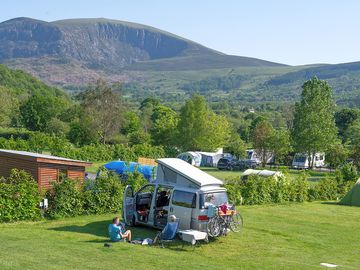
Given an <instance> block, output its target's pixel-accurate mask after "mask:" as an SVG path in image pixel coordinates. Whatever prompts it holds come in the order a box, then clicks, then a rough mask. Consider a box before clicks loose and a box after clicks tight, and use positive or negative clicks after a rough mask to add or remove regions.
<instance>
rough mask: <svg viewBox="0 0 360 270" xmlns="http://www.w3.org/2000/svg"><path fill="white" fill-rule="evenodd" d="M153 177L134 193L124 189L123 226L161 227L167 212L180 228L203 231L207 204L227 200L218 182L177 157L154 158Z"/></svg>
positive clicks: (205, 226)
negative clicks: (154, 175) (154, 169)
mask: <svg viewBox="0 0 360 270" xmlns="http://www.w3.org/2000/svg"><path fill="white" fill-rule="evenodd" d="M157 163H158V168H157V179H156V181H155V182H154V183H149V184H147V185H145V186H143V187H142V188H140V189H139V190H138V191H137V192H136V193H134V191H133V189H132V187H131V186H127V187H126V189H125V192H124V201H123V218H124V220H125V223H126V224H127V225H136V224H141V225H147V226H150V227H155V228H163V227H164V226H165V225H166V223H167V221H168V219H169V217H170V215H175V216H176V217H177V218H179V220H180V224H179V228H180V229H181V230H188V229H194V230H199V231H204V232H206V230H207V222H208V216H207V205H208V204H209V203H212V204H215V205H220V204H223V203H228V197H227V193H226V189H225V188H223V187H222V185H223V183H222V181H220V180H218V179H217V178H215V177H213V176H211V175H208V174H207V173H205V172H203V171H201V170H199V169H197V168H195V167H194V166H192V165H190V164H189V163H187V162H185V161H183V160H180V159H178V158H164V159H158V160H157Z"/></svg>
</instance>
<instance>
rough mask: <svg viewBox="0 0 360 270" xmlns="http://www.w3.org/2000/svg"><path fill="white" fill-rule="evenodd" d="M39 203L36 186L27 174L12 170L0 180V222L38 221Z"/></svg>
mask: <svg viewBox="0 0 360 270" xmlns="http://www.w3.org/2000/svg"><path fill="white" fill-rule="evenodd" d="M39 202H40V194H39V189H38V185H37V183H36V182H35V180H34V179H33V178H32V176H31V175H29V174H28V173H26V172H24V171H19V170H17V169H13V170H12V171H11V174H10V176H9V177H8V178H1V179H0V222H12V221H19V220H37V219H39V218H40V217H41V215H40V209H39Z"/></svg>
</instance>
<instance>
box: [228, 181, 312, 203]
mask: <svg viewBox="0 0 360 270" xmlns="http://www.w3.org/2000/svg"><path fill="white" fill-rule="evenodd" d="M225 187H226V188H227V190H228V196H229V200H230V202H232V203H234V204H239V203H241V202H243V203H244V204H248V205H254V204H267V203H284V202H289V201H293V202H304V201H306V200H307V199H308V183H307V180H306V175H300V176H299V177H297V178H296V179H294V180H293V181H289V180H288V178H287V177H286V176H283V177H278V178H273V177H269V178H263V177H260V176H257V175H253V176H250V177H249V178H248V179H247V180H246V181H242V180H239V179H235V178H233V179H227V181H226V184H225Z"/></svg>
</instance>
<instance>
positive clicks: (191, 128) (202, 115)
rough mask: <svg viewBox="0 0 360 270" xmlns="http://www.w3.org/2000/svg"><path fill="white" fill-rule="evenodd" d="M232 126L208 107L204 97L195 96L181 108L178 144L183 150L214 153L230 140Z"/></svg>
mask: <svg viewBox="0 0 360 270" xmlns="http://www.w3.org/2000/svg"><path fill="white" fill-rule="evenodd" d="M230 132H231V128H230V124H229V122H228V121H227V120H226V118H225V117H224V116H220V115H216V114H215V113H214V112H213V111H212V110H210V109H209V108H208V107H207V104H206V101H205V99H204V97H202V96H200V95H193V96H192V97H191V98H190V99H189V100H188V101H186V103H185V105H184V106H183V107H182V108H181V112H180V120H179V123H178V138H177V144H178V146H179V147H180V148H181V149H183V150H203V151H213V150H215V149H216V148H219V147H223V146H224V145H225V144H226V142H227V140H228V139H229V136H230Z"/></svg>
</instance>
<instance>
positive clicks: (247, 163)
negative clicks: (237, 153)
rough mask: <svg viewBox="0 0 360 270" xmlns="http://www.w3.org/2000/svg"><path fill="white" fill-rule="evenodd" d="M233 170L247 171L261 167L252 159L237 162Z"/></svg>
mask: <svg viewBox="0 0 360 270" xmlns="http://www.w3.org/2000/svg"><path fill="white" fill-rule="evenodd" d="M232 166H233V170H240V171H242V170H247V169H255V168H257V167H258V166H259V163H258V162H257V161H256V160H252V159H241V160H238V161H237V162H235V163H234V164H233V165H232Z"/></svg>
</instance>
